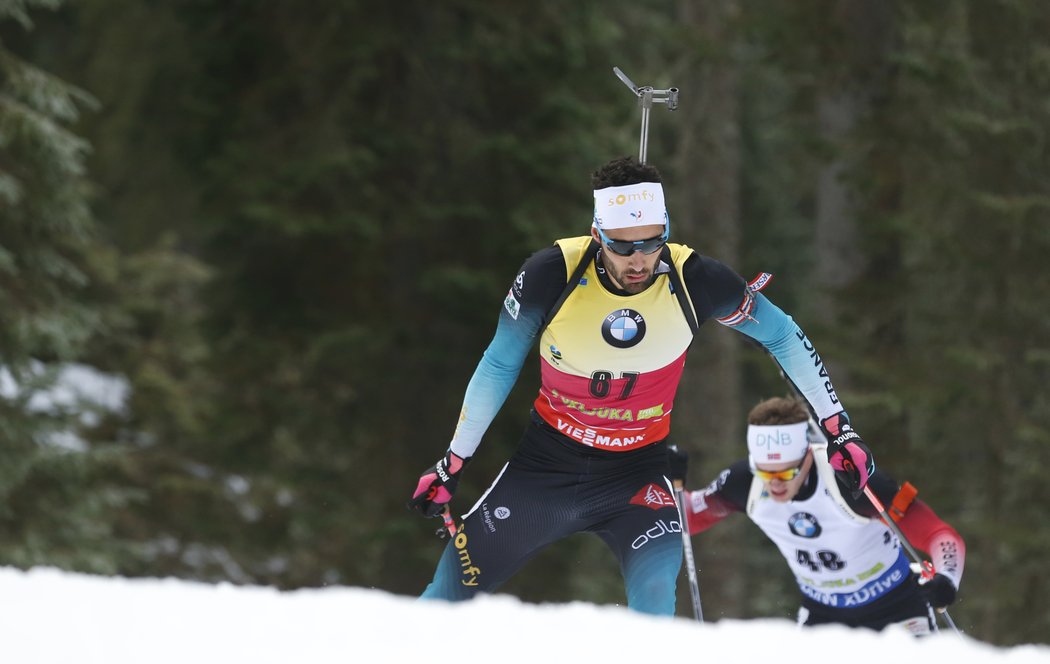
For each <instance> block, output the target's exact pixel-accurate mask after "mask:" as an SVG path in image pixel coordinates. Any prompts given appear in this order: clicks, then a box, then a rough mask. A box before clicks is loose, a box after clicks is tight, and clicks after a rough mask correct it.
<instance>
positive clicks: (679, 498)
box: [674, 480, 704, 623]
mask: <svg viewBox="0 0 1050 664" xmlns="http://www.w3.org/2000/svg"><path fill="white" fill-rule="evenodd" d="M674 497H675V503H676V504H677V505H678V521H679V523H681V526H682V549H683V550H684V551H685V567H686V573H687V574H688V576H689V591H690V592H691V593H692V596H693V617H694V618H696V621H697V622H701V623H702V622H704V611H703V609H702V608H701V607H700V581H699V580H698V579H697V575H696V561H695V559H694V558H693V540H692V539H691V538H690V537H689V518H688V515H687V514H686V510H685V486H684V485H683V482H682V480H675V481H674Z"/></svg>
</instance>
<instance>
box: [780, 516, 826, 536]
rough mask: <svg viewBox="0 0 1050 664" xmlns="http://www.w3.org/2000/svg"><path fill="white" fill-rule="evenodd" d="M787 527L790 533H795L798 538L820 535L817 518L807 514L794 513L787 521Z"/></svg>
mask: <svg viewBox="0 0 1050 664" xmlns="http://www.w3.org/2000/svg"><path fill="white" fill-rule="evenodd" d="M788 527H789V528H791V532H793V533H795V534H796V535H798V536H799V537H805V538H813V537H818V536H819V535H820V530H821V529H820V524H819V523H817V517H815V516H813V515H812V514H809V513H808V512H795V513H794V514H792V515H791V518H790V519H788Z"/></svg>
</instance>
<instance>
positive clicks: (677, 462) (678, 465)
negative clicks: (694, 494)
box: [667, 445, 689, 484]
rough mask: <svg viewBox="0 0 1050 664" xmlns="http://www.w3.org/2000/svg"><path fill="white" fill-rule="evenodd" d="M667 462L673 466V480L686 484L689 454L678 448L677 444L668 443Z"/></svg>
mask: <svg viewBox="0 0 1050 664" xmlns="http://www.w3.org/2000/svg"><path fill="white" fill-rule="evenodd" d="M667 464H668V465H669V466H670V467H671V481H672V482H682V483H683V484H685V476H686V472H687V471H688V470H689V454H688V453H687V452H686V451H685V450H680V449H678V446H677V445H668V446H667Z"/></svg>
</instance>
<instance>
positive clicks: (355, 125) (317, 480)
mask: <svg viewBox="0 0 1050 664" xmlns="http://www.w3.org/2000/svg"><path fill="white" fill-rule="evenodd" d="M1047 34H1050V4H1048V3H1039V2H1026V1H1022V0H969V1H967V0H957V1H955V2H927V1H925V0H893V1H882V0H793V1H792V2H779V1H774V0H765V1H763V0H754V1H750V2H744V1H742V0H725V1H721V2H704V3H699V2H690V1H688V0H632V1H630V2H626V1H621V0H607V1H605V2H600V3H599V2H589V1H581V2H574V3H565V2H551V1H547V0H537V1H536V2H529V3H523V2H510V1H507V0H484V1H480V0H452V1H450V2H443V3H435V2H418V1H415V0H406V1H404V2H397V3H373V2H360V1H357V0H341V1H338V2H337V1H333V0H315V1H312V2H306V3H303V2H288V1H271V2H259V1H256V0H167V1H160V0H155V1H148V0H82V1H80V2H70V3H61V2H59V1H58V0H0V366H2V367H3V371H2V373H0V395H2V398H0V563H2V564H5V565H13V566H18V567H29V566H33V565H53V566H58V567H61V568H65V569H70V570H79V571H84V572H92V573H100V574H121V575H129V576H168V575H171V576H177V577H183V578H192V579H199V580H204V581H219V580H229V581H232V582H234V583H245V584H248V583H251V584H269V585H274V586H277V587H280V588H286V589H292V588H299V587H308V586H324V585H332V584H342V585H353V586H365V587H374V588H381V589H385V590H388V591H391V592H395V593H400V594H407V595H414V594H417V593H419V592H420V591H421V590H422V589H423V587H424V586H425V584H426V583H427V581H428V580H429V578H430V575H431V573H432V571H433V567H434V564H435V563H436V561H437V558H438V555H439V553H440V549H441V543H440V542H439V541H438V540H437V539H436V538H435V537H434V534H433V533H434V529H435V528H436V526H437V525H438V524H437V522H436V521H426V520H423V519H420V518H418V517H416V516H415V515H413V514H412V513H409V512H408V511H407V510H406V509H405V505H404V504H405V501H406V499H407V498H408V496H409V493H410V492H411V490H412V488H413V487H414V485H415V482H416V478H417V477H418V474H419V473H420V471H422V470H423V469H424V468H425V467H427V466H428V465H430V464H432V463H433V462H434V461H435V460H436V459H437V458H438V456H439V455H440V454H441V453H442V452H443V451H444V450H445V447H446V445H447V443H448V440H449V438H450V437H451V434H452V431H453V429H454V425H455V420H456V415H457V413H458V411H459V406H460V401H461V398H462V393H463V389H464V388H465V386H466V383H467V380H468V379H469V377H470V375H471V373H472V372H473V369H474V366H475V364H476V362H477V360H478V359H479V358H480V355H481V352H482V351H483V350H484V348H485V346H486V345H487V343H488V340H489V339H490V337H491V334H492V332H493V331H494V329H495V322H496V317H497V315H498V312H499V307H500V306H501V303H502V298H503V295H504V294H505V292H506V289H507V288H508V286H509V284H510V282H511V280H512V279H513V278H514V276H515V274H516V270H517V268H518V266H519V265H520V264H521V262H522V261H523V260H524V259H525V258H526V257H527V256H528V255H529V254H530V253H532V252H533V251H535V250H537V249H539V248H541V247H543V246H545V245H546V244H548V243H550V242H551V241H553V240H554V239H556V238H559V237H565V236H572V235H580V234H583V233H585V232H587V228H588V225H589V222H590V212H591V190H590V181H589V175H590V173H591V172H592V171H593V170H594V169H595V168H596V167H597V166H599V165H600V164H601V163H603V162H605V161H607V160H608V159H610V158H612V157H617V156H622V155H627V154H636V153H637V150H638V127H639V117H640V113H639V110H638V108H637V105H636V102H635V101H634V100H633V98H632V97H631V94H630V92H629V91H628V90H627V89H626V88H625V87H624V86H623V84H622V83H621V82H620V81H619V80H617V79H616V78H615V77H614V76H613V73H612V67H613V66H619V67H621V68H622V69H623V70H624V71H625V72H626V73H627V74H628V75H629V76H631V77H632V78H633V79H634V80H635V82H637V83H639V84H647V85H652V86H654V87H656V88H667V87H671V86H676V87H678V88H680V90H681V108H680V109H679V110H678V111H675V112H673V113H669V112H667V111H666V110H665V109H664V108H663V107H659V106H658V107H656V108H655V109H654V111H653V115H652V118H651V121H652V129H651V133H650V141H649V159H650V161H651V162H652V163H654V164H656V165H657V166H658V167H659V168H660V169H661V170H662V171H663V173H664V176H665V182H666V184H665V187H666V189H667V192H668V194H669V209H670V214H671V217H672V228H673V231H674V239H676V240H677V241H680V242H685V243H687V244H689V245H690V246H692V247H694V248H696V249H698V250H699V251H701V252H702V253H706V254H709V255H712V256H715V257H717V258H719V259H721V260H723V261H724V262H726V263H728V264H730V265H731V266H733V267H734V268H736V269H737V271H738V272H740V273H741V274H742V275H744V276H745V277H751V276H752V275H753V274H755V273H756V272H758V271H761V270H766V271H770V272H773V273H775V274H776V275H777V278H776V281H775V282H774V285H773V286H772V287H771V289H769V290H767V293H768V294H769V295H770V297H771V298H772V299H773V301H774V302H776V303H778V304H779V305H781V306H782V307H783V308H785V309H786V310H787V311H788V312H789V313H791V314H792V315H793V316H794V317H795V319H796V320H797V321H798V322H799V323H800V324H801V325H802V327H803V329H805V330H806V331H807V333H808V334H809V336H810V338H811V339H813V340H814V341H815V343H816V344H817V348H818V349H819V350H820V352H821V353H822V355H823V357H824V359H825V360H826V362H827V364H828V365H829V367H830V370H831V372H832V376H833V378H834V379H835V381H836V386H837V387H838V392H839V395H840V396H841V397H842V399H843V402H844V403H845V405H846V407H847V408H848V409H849V411H850V413H851V415H852V416H853V419H854V421H855V423H856V424H857V427H858V430H859V431H860V432H861V433H862V435H863V436H864V437H865V440H866V441H867V442H868V443H869V444H870V446H871V447H872V448H873V450H874V451H875V453H876V458H877V460H878V462H879V464H880V466H881V467H882V468H884V469H886V470H888V471H889V472H890V473H891V474H893V475H894V476H895V477H897V478H898V479H899V480H902V481H903V480H910V481H911V482H913V483H914V484H915V485H916V486H917V487H918V488H919V491H920V497H922V498H923V499H925V500H926V501H927V502H928V503H929V504H931V505H932V506H933V507H934V509H935V510H936V511H937V512H938V513H939V514H940V515H941V516H942V517H943V518H945V519H946V520H947V521H949V522H950V523H952V524H953V525H954V526H955V527H956V528H957V529H958V530H959V531H960V532H961V533H962V534H963V536H964V537H965V539H966V542H967V548H968V555H967V566H966V575H965V580H964V583H963V586H962V590H961V593H960V597H959V602H958V603H957V604H956V605H955V606H954V607H953V609H952V614H953V617H954V618H955V621H956V622H957V623H958V624H959V625H960V627H962V628H963V629H964V630H965V631H967V632H969V633H970V634H971V635H973V636H975V637H978V638H981V639H984V640H987V641H991V642H994V643H999V644H1015V643H1022V642H1030V641H1038V642H1046V640H1047V638H1046V637H1047V634H1050V599H1048V597H1050V577H1048V576H1047V575H1046V574H1045V571H1044V568H1045V564H1046V560H1047V552H1048V551H1050V519H1048V518H1047V516H1046V503H1047V501H1048V499H1050V488H1048V483H1047V482H1046V475H1047V472H1048V468H1050V397H1048V391H1047V389H1046V386H1047V384H1048V383H1050V316H1048V314H1047V313H1046V312H1045V311H1044V309H1045V308H1046V306H1047V303H1048V302H1050V270H1047V267H1046V256H1047V255H1048V254H1050V224H1048V223H1047V222H1048V215H1050V178H1048V177H1047V174H1048V172H1050V169H1048V166H1050V159H1048V148H1047V141H1048V133H1050V103H1048V101H1047V100H1048V99H1050V42H1048V41H1047V39H1046V35H1047ZM69 367H80V368H91V369H92V370H95V371H98V372H102V374H103V375H105V376H110V377H113V378H115V379H117V380H120V381H124V384H125V385H126V386H127V395H126V400H125V402H124V405H123V406H122V407H119V408H105V407H99V406H98V405H97V404H94V402H92V401H91V399H90V398H67V399H65V400H60V399H56V398H54V395H55V390H56V389H57V387H61V385H62V383H61V382H58V383H56V381H60V380H61V377H62V373H61V372H62V371H63V370H64V369H67V368H69ZM537 374H538V371H537V368H536V362H535V359H534V358H532V359H530V360H529V361H528V362H527V364H526V368H525V370H524V371H523V373H522V378H521V380H520V381H519V383H518V386H517V387H516V389H515V390H514V392H513V393H512V395H511V397H510V399H509V401H508V403H507V405H506V406H505V407H504V409H503V411H502V412H501V414H500V415H499V416H498V418H497V419H496V421H495V422H494V423H493V425H492V427H491V429H490V430H489V433H488V434H487V436H486V439H485V442H484V443H483V445H482V447H481V448H480V450H479V453H478V455H477V456H476V457H475V460H474V462H473V464H472V465H471V467H470V469H469V471H468V472H467V474H466V476H465V478H464V481H463V482H462V484H461V485H460V490H459V492H458V495H457V496H456V499H455V506H456V507H457V509H458V510H459V511H465V510H466V509H467V508H469V506H470V505H471V504H472V503H473V502H474V500H476V499H477V497H478V496H479V495H480V493H481V492H482V491H483V490H484V488H485V487H486V486H487V484H488V482H489V481H491V479H492V478H493V477H494V475H495V473H496V472H497V470H498V468H499V467H500V466H501V465H502V463H503V462H504V460H505V459H506V457H507V456H508V455H509V454H510V452H511V450H512V449H513V447H514V445H515V444H516V441H517V438H518V436H519V434H520V432H521V430H522V428H523V426H524V422H525V418H526V412H527V409H528V407H529V404H530V402H531V400H532V399H533V397H534V395H535V389H536V387H537ZM56 386H57V387H56ZM785 392H786V389H785V386H784V384H783V383H782V382H781V381H780V379H779V377H778V374H777V372H776V370H775V367H774V366H773V364H772V363H771V362H770V361H769V360H768V359H767V358H766V357H765V356H764V354H763V353H761V352H760V351H758V350H755V349H754V348H752V347H749V346H748V344H747V343H746V342H745V340H744V338H743V337H742V336H741V335H737V334H735V333H733V332H731V331H728V330H725V329H723V328H720V327H719V326H717V325H713V324H709V325H706V326H704V327H703V328H702V329H701V333H700V335H699V337H698V339H697V341H696V343H695V344H694V347H693V352H692V355H691V360H690V363H689V365H688V367H687V376H686V380H685V382H684V384H683V386H682V388H681V390H680V391H679V397H678V404H677V405H678V409H677V410H676V416H675V423H674V433H673V435H674V437H675V439H676V440H677V442H678V443H679V445H681V446H682V447H685V448H687V449H688V450H689V451H690V452H691V454H692V459H693V463H692V464H691V467H690V480H691V484H693V485H694V486H696V485H700V484H702V483H706V482H707V481H708V480H709V479H710V478H712V477H714V475H715V474H716V473H717V472H718V470H720V469H721V468H722V467H724V466H725V465H726V464H727V463H728V462H730V461H732V460H734V459H736V458H739V457H740V456H742V455H743V451H744V445H743V440H742V433H743V428H744V427H743V424H744V416H745V414H746V412H747V410H748V409H749V408H750V406H751V405H753V404H754V403H755V402H757V401H758V400H760V399H761V398H763V397H767V396H772V395H776V394H784V393H785ZM49 395H50V401H48V400H47V399H46V398H45V397H48V396H49ZM694 546H695V549H696V556H697V561H698V565H699V567H700V577H699V578H700V585H701V591H702V595H703V602H704V611H705V614H706V615H707V616H708V617H709V618H719V617H726V618H729V617H754V616H777V617H790V616H792V615H793V612H794V609H795V607H796V606H797V591H796V590H795V589H794V588H793V583H792V579H791V577H790V574H789V572H788V570H787V568H786V566H784V564H783V562H782V560H781V559H780V558H779V554H778V553H777V552H776V550H775V548H774V547H773V546H772V545H771V544H770V543H768V542H767V541H765V540H764V539H763V537H762V535H761V534H760V533H759V532H758V531H757V529H755V528H753V527H752V526H751V525H750V524H749V522H747V520H746V519H745V518H744V517H742V516H741V517H737V518H735V519H731V520H729V521H727V522H725V523H724V524H722V525H720V526H719V527H718V528H716V529H715V530H714V531H711V532H708V533H705V534H703V535H701V536H698V537H696V538H694ZM683 576H684V575H683ZM682 588H683V589H684V588H685V586H684V581H683V586H682ZM504 590H506V591H507V592H510V593H514V594H515V595H518V596H520V597H522V598H524V599H526V600H529V601H557V602H562V601H570V600H586V601H591V602H598V603H622V602H623V595H622V587H621V582H620V576H619V573H618V570H617V568H616V564H615V561H614V559H613V557H612V554H611V553H609V552H608V551H606V550H605V549H604V546H603V545H602V544H601V543H600V542H599V541H598V540H597V539H596V538H588V537H586V536H582V535H581V536H577V537H574V538H570V539H568V540H566V541H564V542H562V543H560V544H558V545H557V546H555V547H552V548H551V549H549V550H548V551H546V552H544V553H543V554H541V555H540V556H539V557H538V558H537V559H535V560H534V561H533V562H532V563H531V564H530V565H529V566H528V567H527V568H526V569H525V570H524V571H523V572H522V573H521V574H520V575H519V576H518V577H516V578H515V579H513V580H512V582H511V583H510V584H509V585H508V586H506V587H505V589H504ZM679 596H680V601H679V610H680V612H681V613H682V615H688V614H689V612H690V607H689V600H688V593H687V592H681V593H680V594H679Z"/></svg>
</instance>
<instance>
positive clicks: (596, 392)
mask: <svg viewBox="0 0 1050 664" xmlns="http://www.w3.org/2000/svg"><path fill="white" fill-rule="evenodd" d="M638 376H639V374H638V372H637V371H624V372H623V373H621V374H620V378H626V379H627V382H625V383H624V384H623V389H622V390H620V398H621V399H626V398H627V396H628V395H629V394H630V393H631V391H632V390H634V384H635V383H637V382H638ZM612 382H613V374H612V372H611V371H595V372H594V373H592V374H591V384H590V391H591V395H592V396H595V397H598V398H599V399H604V398H605V397H607V396H609V392H611V391H612Z"/></svg>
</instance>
